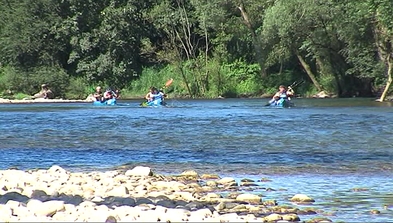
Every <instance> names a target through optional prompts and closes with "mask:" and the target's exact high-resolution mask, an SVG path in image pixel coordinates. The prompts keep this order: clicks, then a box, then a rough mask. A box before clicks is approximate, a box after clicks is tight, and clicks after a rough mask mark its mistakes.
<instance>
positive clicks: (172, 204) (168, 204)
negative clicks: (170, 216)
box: [156, 200, 177, 208]
mask: <svg viewBox="0 0 393 223" xmlns="http://www.w3.org/2000/svg"><path fill="white" fill-rule="evenodd" d="M156 205H160V206H162V207H166V208H176V206H177V205H176V203H175V202H174V201H172V200H160V201H157V203H156Z"/></svg>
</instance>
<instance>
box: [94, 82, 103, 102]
mask: <svg viewBox="0 0 393 223" xmlns="http://www.w3.org/2000/svg"><path fill="white" fill-rule="evenodd" d="M93 97H94V99H95V100H96V101H103V95H102V88H101V87H100V86H97V87H96V91H95V92H94V94H93Z"/></svg>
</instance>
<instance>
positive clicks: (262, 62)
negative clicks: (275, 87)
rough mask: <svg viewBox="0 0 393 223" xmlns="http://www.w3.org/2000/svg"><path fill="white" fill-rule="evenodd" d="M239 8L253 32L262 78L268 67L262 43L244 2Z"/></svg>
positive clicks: (265, 74)
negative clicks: (266, 66)
mask: <svg viewBox="0 0 393 223" xmlns="http://www.w3.org/2000/svg"><path fill="white" fill-rule="evenodd" d="M238 9H239V10H240V13H241V14H242V18H243V21H244V24H245V25H246V26H247V28H248V29H249V30H250V32H251V36H252V42H253V46H254V51H255V56H256V60H257V61H258V64H259V66H260V67H261V76H262V78H264V77H266V76H267V73H266V69H265V60H264V56H263V51H262V44H261V42H260V41H259V39H258V37H257V34H256V32H255V29H254V27H253V25H252V22H251V20H250V18H249V17H248V14H247V12H246V10H245V9H244V6H243V3H240V5H239V6H238Z"/></svg>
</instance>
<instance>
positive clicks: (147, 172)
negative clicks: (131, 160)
mask: <svg viewBox="0 0 393 223" xmlns="http://www.w3.org/2000/svg"><path fill="white" fill-rule="evenodd" d="M125 175H126V176H153V172H152V171H151V169H150V167H145V166H136V167H134V168H133V169H132V170H127V171H126V173H125Z"/></svg>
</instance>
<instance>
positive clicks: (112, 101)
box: [93, 98, 116, 106]
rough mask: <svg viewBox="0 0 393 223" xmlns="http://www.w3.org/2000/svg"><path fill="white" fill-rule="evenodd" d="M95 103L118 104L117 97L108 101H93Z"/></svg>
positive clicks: (100, 104) (99, 104) (101, 104)
mask: <svg viewBox="0 0 393 223" xmlns="http://www.w3.org/2000/svg"><path fill="white" fill-rule="evenodd" d="M93 105H98V106H103V105H104V106H105V105H106V106H111V105H116V98H112V99H109V100H106V101H95V102H93Z"/></svg>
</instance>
